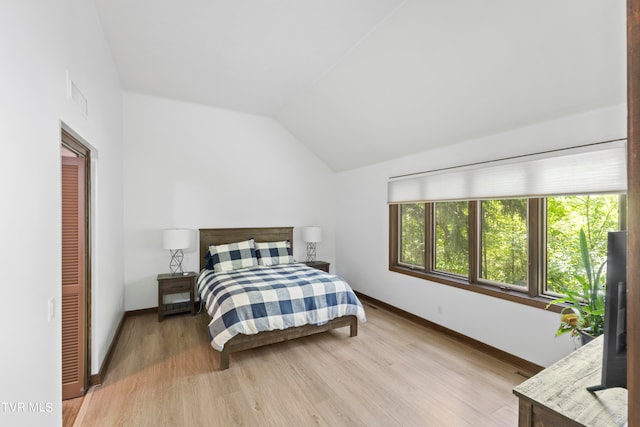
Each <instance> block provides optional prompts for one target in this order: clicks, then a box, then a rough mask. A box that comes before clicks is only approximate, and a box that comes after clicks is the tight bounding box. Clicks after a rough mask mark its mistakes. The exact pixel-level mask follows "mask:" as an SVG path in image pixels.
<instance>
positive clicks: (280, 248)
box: [256, 240, 295, 266]
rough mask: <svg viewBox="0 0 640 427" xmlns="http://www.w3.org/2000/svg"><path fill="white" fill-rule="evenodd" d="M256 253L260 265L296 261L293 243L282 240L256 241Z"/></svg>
mask: <svg viewBox="0 0 640 427" xmlns="http://www.w3.org/2000/svg"><path fill="white" fill-rule="evenodd" d="M256 254H257V255H258V264H260V265H266V266H269V265H278V264H291V263H293V262H295V261H294V260H293V256H291V244H290V243H289V241H288V240H286V241H282V242H256Z"/></svg>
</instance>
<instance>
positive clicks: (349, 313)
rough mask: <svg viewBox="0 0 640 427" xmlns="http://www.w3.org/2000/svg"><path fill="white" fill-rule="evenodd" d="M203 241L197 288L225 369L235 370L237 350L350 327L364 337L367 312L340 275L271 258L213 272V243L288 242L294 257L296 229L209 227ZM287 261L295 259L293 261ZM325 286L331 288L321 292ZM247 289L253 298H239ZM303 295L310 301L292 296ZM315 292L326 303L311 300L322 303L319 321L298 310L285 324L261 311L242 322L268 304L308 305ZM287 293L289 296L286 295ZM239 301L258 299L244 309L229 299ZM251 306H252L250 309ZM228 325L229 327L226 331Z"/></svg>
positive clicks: (351, 332)
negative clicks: (233, 357) (233, 355)
mask: <svg viewBox="0 0 640 427" xmlns="http://www.w3.org/2000/svg"><path fill="white" fill-rule="evenodd" d="M199 237H200V271H201V272H200V275H199V277H198V280H197V285H196V288H197V291H198V293H199V295H200V299H201V301H202V303H203V304H204V305H205V307H206V309H207V312H208V313H209V316H210V317H211V321H210V322H209V325H208V333H209V338H210V340H211V346H212V347H213V348H214V349H215V350H217V351H218V352H219V354H220V363H219V367H220V369H221V370H224V369H227V368H229V356H230V354H231V353H233V352H236V351H242V350H247V349H251V348H256V347H261V346H264V345H268V344H273V343H277V342H282V341H286V340H291V339H295V338H300V337H305V336H308V335H313V334H317V333H321V332H326V331H329V330H331V329H336V328H342V327H346V326H349V334H350V336H351V337H355V336H356V335H357V334H358V319H360V320H361V321H365V315H364V309H363V308H362V305H361V304H360V302H359V301H358V299H357V297H356V296H355V294H354V293H353V291H352V290H351V288H350V287H349V285H348V284H346V282H344V281H343V280H342V279H340V278H339V277H337V276H333V275H330V274H328V273H325V272H322V271H320V270H316V269H313V268H311V267H308V266H306V265H304V264H302V263H297V264H293V263H292V264H289V262H290V261H282V263H280V262H278V261H274V263H271V262H270V261H269V260H270V259H271V258H268V257H266V258H263V261H264V262H265V263H267V265H259V266H253V265H252V266H246V267H245V266H243V267H242V268H240V269H232V270H230V271H219V272H216V273H214V272H213V271H211V270H208V268H212V264H211V262H212V261H211V253H210V251H209V248H210V246H211V245H214V246H216V247H217V248H218V247H220V248H221V247H223V246H227V245H230V244H234V243H237V242H246V241H249V240H250V239H251V240H253V241H254V242H255V245H256V247H258V246H260V247H262V248H264V247H265V246H269V245H267V243H266V242H281V243H282V242H288V243H287V245H288V247H289V251H288V253H289V254H293V227H261V228H208V229H200V236H199ZM232 246H233V245H232ZM236 249H237V247H236ZM242 250H244V249H242ZM214 252H215V251H214ZM260 252H263V254H265V253H266V252H264V250H263V251H258V254H259V253H260ZM273 259H276V260H278V259H282V258H273ZM287 259H289V260H292V259H291V258H287ZM215 261H216V263H221V262H222V261H221V259H219V258H216V260H215ZM263 261H261V263H262V262H263ZM208 263H209V264H208ZM323 287H328V288H330V289H329V290H326V291H325V290H321V289H323ZM298 288H299V289H298ZM310 289H313V290H312V291H311V290H310ZM336 290H339V292H336ZM245 291H246V292H247V295H249V292H251V296H250V297H249V296H246V295H239V297H238V296H237V295H238V294H241V293H243V292H245ZM301 292H304V298H292V297H291V295H299V294H300V293H301ZM310 292H313V293H314V295H313V297H314V298H316V297H317V296H316V295H315V293H316V292H317V293H319V294H322V295H321V298H322V301H321V302H319V303H316V302H311V305H312V306H313V305H314V304H318V307H315V306H314V307H313V308H315V309H316V310H314V316H315V317H313V316H312V317H311V319H306V320H303V319H301V313H299V312H297V311H296V310H298V309H297V308H294V310H293V311H294V312H295V313H291V314H288V315H287V316H286V317H285V315H284V314H283V319H284V320H283V319H280V318H278V317H277V316H272V317H268V320H267V321H266V322H265V321H263V320H261V319H260V315H261V313H257V316H258V318H257V320H256V319H248V320H246V321H245V320H244V319H241V321H238V318H241V317H242V316H244V315H245V314H246V312H251V311H252V308H253V314H254V315H256V309H255V307H257V306H258V307H262V308H264V306H265V305H267V304H279V306H280V307H283V306H286V305H287V304H289V308H290V305H291V303H292V301H293V302H294V304H295V303H296V301H297V302H299V301H302V300H303V301H304V304H305V305H307V306H308V305H309V304H308V302H307V301H308V300H307V297H308V296H309V293H310ZM324 292H326V294H324ZM285 294H286V295H289V296H285ZM274 295H277V297H274ZM336 296H337V297H336ZM233 298H240V301H242V298H245V300H248V298H251V299H252V301H251V303H250V304H247V305H243V306H242V307H240V305H238V307H233V308H230V305H229V304H230V303H229V301H228V300H231V299H233ZM256 298H257V299H259V300H260V303H259V304H258V303H256V302H255V300H256ZM274 298H277V303H275V302H273V301H274ZM335 298H339V299H340V301H338V303H336V302H335ZM330 300H331V302H330ZM264 301H267V302H264ZM309 301H311V300H309ZM320 305H322V307H320ZM247 307H249V308H248V309H247ZM307 308H308V307H307ZM258 311H259V310H258ZM243 313H245V314H243ZM305 313H306V312H305ZM317 313H321V314H317ZM305 315H306V314H305ZM249 316H251V313H250V314H249ZM229 318H233V319H234V320H233V322H230V321H228V319H229ZM274 319H275V320H274ZM308 322H311V323H308ZM222 323H225V325H224V327H223V326H222ZM265 324H266V325H265ZM223 329H224V330H223ZM265 329H267V330H265Z"/></svg>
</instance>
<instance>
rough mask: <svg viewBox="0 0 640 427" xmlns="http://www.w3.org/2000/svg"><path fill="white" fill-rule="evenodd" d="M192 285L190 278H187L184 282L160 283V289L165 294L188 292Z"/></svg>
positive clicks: (165, 281)
mask: <svg viewBox="0 0 640 427" xmlns="http://www.w3.org/2000/svg"><path fill="white" fill-rule="evenodd" d="M192 283H193V280H192V279H190V278H187V280H184V279H177V280H164V281H162V282H161V283H160V287H162V291H163V292H165V293H171V292H189V290H190V289H191V285H192Z"/></svg>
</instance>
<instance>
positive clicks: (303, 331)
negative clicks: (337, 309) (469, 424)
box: [200, 227, 358, 370]
mask: <svg viewBox="0 0 640 427" xmlns="http://www.w3.org/2000/svg"><path fill="white" fill-rule="evenodd" d="M251 238H253V239H254V240H255V241H256V242H277V241H282V240H288V241H289V242H290V243H291V251H292V253H293V227H260V228H201V229H200V270H202V269H203V268H204V266H205V264H206V260H205V259H204V257H205V255H206V253H207V251H208V250H209V245H223V244H226V243H234V242H240V241H243V240H247V239H251ZM344 326H349V328H350V332H349V334H350V336H352V337H355V336H356V335H358V318H357V317H356V316H343V317H338V318H337V319H333V320H331V321H330V322H328V323H326V324H324V325H320V326H315V325H304V326H299V327H295V328H288V329H284V330H276V331H265V332H260V333H258V334H255V335H243V334H240V335H236V336H235V337H233V338H231V339H230V340H229V341H227V343H226V344H225V345H224V349H223V350H222V351H221V352H220V370H223V369H227V368H229V356H230V354H231V353H233V352H236V351H241V350H248V349H251V348H256V347H262V346H263V345H268V344H274V343H278V342H282V341H287V340H291V339H295V338H300V337H306V336H308V335H313V334H318V333H321V332H326V331H329V330H331V329H336V328H341V327H344Z"/></svg>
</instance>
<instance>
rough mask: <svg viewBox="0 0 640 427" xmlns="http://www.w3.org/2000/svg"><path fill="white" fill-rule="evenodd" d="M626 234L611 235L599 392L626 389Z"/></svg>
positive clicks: (591, 389) (593, 389)
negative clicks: (619, 388) (613, 388)
mask: <svg viewBox="0 0 640 427" xmlns="http://www.w3.org/2000/svg"><path fill="white" fill-rule="evenodd" d="M626 307H627V233H626V231H615V232H609V236H608V241H607V281H606V294H605V314H604V337H603V338H604V343H603V351H602V384H601V385H599V386H594V387H589V388H588V390H589V391H597V390H602V389H605V388H612V387H624V388H626V387H627V329H626V325H627V309H626Z"/></svg>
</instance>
